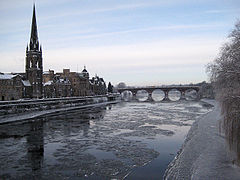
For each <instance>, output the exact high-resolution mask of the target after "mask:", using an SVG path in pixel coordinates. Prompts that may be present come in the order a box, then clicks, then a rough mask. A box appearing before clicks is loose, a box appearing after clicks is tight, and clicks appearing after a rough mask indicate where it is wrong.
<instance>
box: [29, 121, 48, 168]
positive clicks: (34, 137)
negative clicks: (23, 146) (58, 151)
mask: <svg viewBox="0 0 240 180" xmlns="http://www.w3.org/2000/svg"><path fill="white" fill-rule="evenodd" d="M27 144H28V156H29V160H30V161H31V167H32V170H34V171H35V170H38V169H41V167H42V162H43V152H44V138H43V121H34V122H32V123H30V131H29V134H28V136H27Z"/></svg>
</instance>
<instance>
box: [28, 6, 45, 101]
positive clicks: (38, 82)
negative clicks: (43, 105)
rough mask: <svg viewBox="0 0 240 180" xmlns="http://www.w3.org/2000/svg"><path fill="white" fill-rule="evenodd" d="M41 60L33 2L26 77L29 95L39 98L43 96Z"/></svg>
mask: <svg viewBox="0 0 240 180" xmlns="http://www.w3.org/2000/svg"><path fill="white" fill-rule="evenodd" d="M42 74H43V62H42V47H41V45H40V46H39V41H38V33H37V22H36V14H35V4H34V6H33V16H32V29H31V37H30V42H29V45H27V48H26V79H27V80H29V82H30V84H31V86H32V93H31V94H30V97H32V98H41V97H42V96H43V75H42Z"/></svg>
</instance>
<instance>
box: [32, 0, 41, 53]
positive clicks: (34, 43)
mask: <svg viewBox="0 0 240 180" xmlns="http://www.w3.org/2000/svg"><path fill="white" fill-rule="evenodd" d="M38 49H39V42H38V33H37V21H36V13H35V4H34V5H33V16H32V29H31V37H30V50H38Z"/></svg>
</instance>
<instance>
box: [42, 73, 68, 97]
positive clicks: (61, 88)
mask: <svg viewBox="0 0 240 180" xmlns="http://www.w3.org/2000/svg"><path fill="white" fill-rule="evenodd" d="M43 82H44V84H43V90H44V97H45V98H58V97H70V96H72V87H71V82H70V81H69V79H68V78H66V77H65V78H64V77H61V76H60V75H58V74H54V71H53V70H49V71H45V72H44V73H43Z"/></svg>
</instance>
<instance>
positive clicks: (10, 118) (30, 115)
mask: <svg viewBox="0 0 240 180" xmlns="http://www.w3.org/2000/svg"><path fill="white" fill-rule="evenodd" d="M88 99H90V98H88ZM118 102H119V100H113V101H108V100H105V99H102V98H100V100H99V98H94V97H93V98H92V102H90V103H89V102H87V101H86V102H84V103H78V104H76V103H72V104H71V106H70V107H69V106H64V105H63V104H61V106H62V107H58V108H53V107H51V109H43V110H31V109H29V110H28V111H26V112H24V113H15V114H9V115H7V116H5V117H3V116H2V117H0V124H7V123H11V122H20V121H27V120H31V119H34V118H37V117H41V116H44V115H49V114H53V113H58V112H65V111H70V110H76V109H84V108H90V107H99V106H106V105H108V104H114V103H118ZM59 104H60V103H59Z"/></svg>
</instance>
